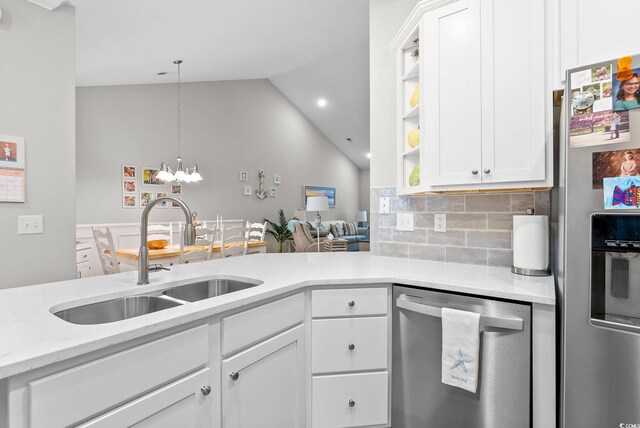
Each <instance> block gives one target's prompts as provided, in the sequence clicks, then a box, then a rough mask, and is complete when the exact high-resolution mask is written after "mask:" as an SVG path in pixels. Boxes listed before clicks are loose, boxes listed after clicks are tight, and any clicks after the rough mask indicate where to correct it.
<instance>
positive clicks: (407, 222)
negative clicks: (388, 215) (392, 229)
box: [396, 213, 413, 232]
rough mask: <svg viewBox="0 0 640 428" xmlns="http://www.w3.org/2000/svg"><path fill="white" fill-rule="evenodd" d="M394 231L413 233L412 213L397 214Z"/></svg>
mask: <svg viewBox="0 0 640 428" xmlns="http://www.w3.org/2000/svg"><path fill="white" fill-rule="evenodd" d="M396 230H400V231H403V232H413V213H398V216H397V218H396Z"/></svg>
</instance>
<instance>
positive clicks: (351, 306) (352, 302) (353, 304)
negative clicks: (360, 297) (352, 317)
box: [349, 300, 356, 308]
mask: <svg viewBox="0 0 640 428" xmlns="http://www.w3.org/2000/svg"><path fill="white" fill-rule="evenodd" d="M355 305H356V302H355V301H353V300H349V307H350V308H353V307H354V306H355Z"/></svg>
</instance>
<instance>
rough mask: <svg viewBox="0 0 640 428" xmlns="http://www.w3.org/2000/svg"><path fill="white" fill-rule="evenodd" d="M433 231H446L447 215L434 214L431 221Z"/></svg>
mask: <svg viewBox="0 0 640 428" xmlns="http://www.w3.org/2000/svg"><path fill="white" fill-rule="evenodd" d="M433 220H434V221H433V230H435V231H436V232H446V231H447V215H446V214H436V215H435V216H434V219H433Z"/></svg>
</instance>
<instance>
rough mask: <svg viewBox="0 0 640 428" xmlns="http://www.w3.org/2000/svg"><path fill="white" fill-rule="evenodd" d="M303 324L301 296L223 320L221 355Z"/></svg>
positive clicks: (288, 298)
mask: <svg viewBox="0 0 640 428" xmlns="http://www.w3.org/2000/svg"><path fill="white" fill-rule="evenodd" d="M302 321H304V294H303V293H299V294H296V295H294V296H291V297H287V298H285V299H282V300H278V301H276V302H273V303H268V304H266V305H262V306H258V307H257V308H254V309H249V310H248V311H244V312H240V313H239V314H235V315H231V316H228V317H225V318H223V319H222V354H223V355H229V354H230V353H232V352H234V351H236V350H238V349H241V348H244V347H245V346H248V345H252V344H254V343H257V342H259V341H261V340H262V339H266V338H267V337H270V336H273V335H275V334H277V333H280V332H281V331H284V330H286V329H288V328H289V327H292V326H294V325H296V324H298V323H301V322H302Z"/></svg>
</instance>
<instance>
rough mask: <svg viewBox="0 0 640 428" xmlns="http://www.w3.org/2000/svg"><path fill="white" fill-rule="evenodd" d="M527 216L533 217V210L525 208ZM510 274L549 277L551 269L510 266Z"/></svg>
mask: <svg viewBox="0 0 640 428" xmlns="http://www.w3.org/2000/svg"><path fill="white" fill-rule="evenodd" d="M526 212H527V215H534V214H535V212H536V210H535V209H533V208H527V210H526ZM511 272H513V273H515V274H517V275H526V276H550V275H551V269H550V268H549V267H547V268H546V269H526V268H519V267H516V266H514V265H511Z"/></svg>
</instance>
